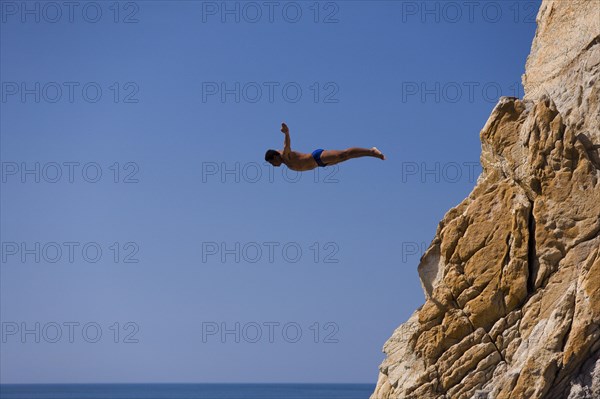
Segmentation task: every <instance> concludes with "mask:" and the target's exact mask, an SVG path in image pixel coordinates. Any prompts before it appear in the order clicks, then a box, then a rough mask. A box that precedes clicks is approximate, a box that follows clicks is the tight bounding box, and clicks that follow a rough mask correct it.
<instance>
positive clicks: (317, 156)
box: [312, 148, 327, 168]
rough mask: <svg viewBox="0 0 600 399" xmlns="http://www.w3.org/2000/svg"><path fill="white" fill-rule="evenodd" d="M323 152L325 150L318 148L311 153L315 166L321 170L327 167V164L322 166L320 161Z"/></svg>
mask: <svg viewBox="0 0 600 399" xmlns="http://www.w3.org/2000/svg"><path fill="white" fill-rule="evenodd" d="M323 151H325V150H324V149H322V148H318V149H316V150H314V151H313V152H312V157H313V159H314V160H315V162H316V163H317V165H319V166H320V167H322V168H324V167H325V166H327V164H324V163H323V161H321V154H322V153H323Z"/></svg>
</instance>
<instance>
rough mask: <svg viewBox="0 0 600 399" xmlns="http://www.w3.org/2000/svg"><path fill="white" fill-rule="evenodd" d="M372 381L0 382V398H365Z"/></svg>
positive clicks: (371, 387) (371, 390) (371, 389)
mask: <svg viewBox="0 0 600 399" xmlns="http://www.w3.org/2000/svg"><path fill="white" fill-rule="evenodd" d="M374 389H375V385H374V384H0V399H368V398H369V395H370V394H371V393H372V392H373V390H374Z"/></svg>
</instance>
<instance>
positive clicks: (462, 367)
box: [371, 0, 600, 399]
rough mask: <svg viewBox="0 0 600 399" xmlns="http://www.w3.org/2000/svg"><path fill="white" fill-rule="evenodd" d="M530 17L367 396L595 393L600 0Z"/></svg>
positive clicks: (599, 329)
mask: <svg viewBox="0 0 600 399" xmlns="http://www.w3.org/2000/svg"><path fill="white" fill-rule="evenodd" d="M537 24H538V26H537V31H536V35H535V38H534V41H533V44H532V47H531V53H530V55H529V57H528V59H527V65H526V73H525V75H524V76H523V85H524V87H525V97H524V99H522V100H519V99H516V98H506V97H504V98H502V99H500V101H499V103H498V104H497V105H496V107H495V108H494V110H493V111H492V114H491V115H490V117H489V119H488V121H487V123H486V124H485V126H484V127H483V129H482V131H481V133H480V137H481V142H482V153H481V164H482V167H483V172H482V174H481V176H480V177H479V179H478V181H477V185H476V186H475V188H474V189H473V191H472V193H471V194H470V195H469V197H468V198H466V199H465V200H464V201H463V202H462V203H460V204H459V205H458V206H457V207H455V208H453V209H451V210H450V211H448V213H447V214H446V215H445V216H444V219H443V220H442V221H441V222H440V224H439V226H438V229H437V232H436V235H435V237H434V239H433V241H432V243H431V245H430V246H429V248H428V250H427V251H426V253H425V254H424V255H423V257H422V258H421V262H420V264H419V266H418V270H419V275H420V278H421V282H422V285H423V289H424V291H425V296H426V301H425V304H423V306H421V308H419V309H417V310H416V311H415V312H414V313H413V315H412V316H411V317H410V319H409V320H408V321H407V322H405V323H404V324H402V325H401V326H400V327H398V329H396V331H394V333H393V335H392V337H391V338H390V339H389V340H388V341H387V342H386V344H385V346H384V352H385V354H386V359H385V360H384V361H383V363H382V364H381V366H380V373H379V380H378V382H377V387H376V389H375V392H374V393H373V395H372V397H371V398H372V399H375V398H415V399H422V398H444V399H449V398H461V399H462V398H479V399H483V398H488V399H500V398H515V399H521V398H523V399H527V398H569V399H580V398H590V399H592V398H594V399H597V398H600V181H599V180H600V100H599V97H600V81H599V78H600V2H599V1H598V0H584V1H581V0H570V1H564V0H560V1H556V0H544V1H543V2H542V4H541V7H540V10H539V13H538V16H537Z"/></svg>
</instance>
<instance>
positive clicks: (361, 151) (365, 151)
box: [321, 147, 385, 165]
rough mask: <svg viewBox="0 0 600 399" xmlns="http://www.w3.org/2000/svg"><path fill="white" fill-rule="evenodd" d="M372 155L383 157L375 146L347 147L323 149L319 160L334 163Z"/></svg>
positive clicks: (327, 163)
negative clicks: (344, 148) (342, 148)
mask: <svg viewBox="0 0 600 399" xmlns="http://www.w3.org/2000/svg"><path fill="white" fill-rule="evenodd" d="M361 157H374V158H379V159H385V157H384V156H383V154H382V153H381V151H379V150H378V149H377V148H375V147H373V148H357V147H353V148H348V149H346V150H339V151H338V150H325V151H323V153H322V154H321V161H323V163H324V164H326V165H335V164H336V163H340V162H344V161H347V160H349V159H352V158H361Z"/></svg>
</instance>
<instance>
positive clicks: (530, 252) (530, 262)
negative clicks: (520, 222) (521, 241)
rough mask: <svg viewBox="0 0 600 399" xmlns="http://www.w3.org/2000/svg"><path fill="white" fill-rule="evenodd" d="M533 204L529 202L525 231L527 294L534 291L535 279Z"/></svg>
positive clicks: (535, 256) (535, 258)
mask: <svg viewBox="0 0 600 399" xmlns="http://www.w3.org/2000/svg"><path fill="white" fill-rule="evenodd" d="M534 205H535V202H531V207H530V209H529V218H528V221H527V229H528V231H529V239H528V242H527V270H528V272H529V273H528V276H527V293H528V294H532V293H533V292H534V291H535V278H536V277H537V267H538V265H537V254H536V250H535V217H534V216H533V208H534Z"/></svg>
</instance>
